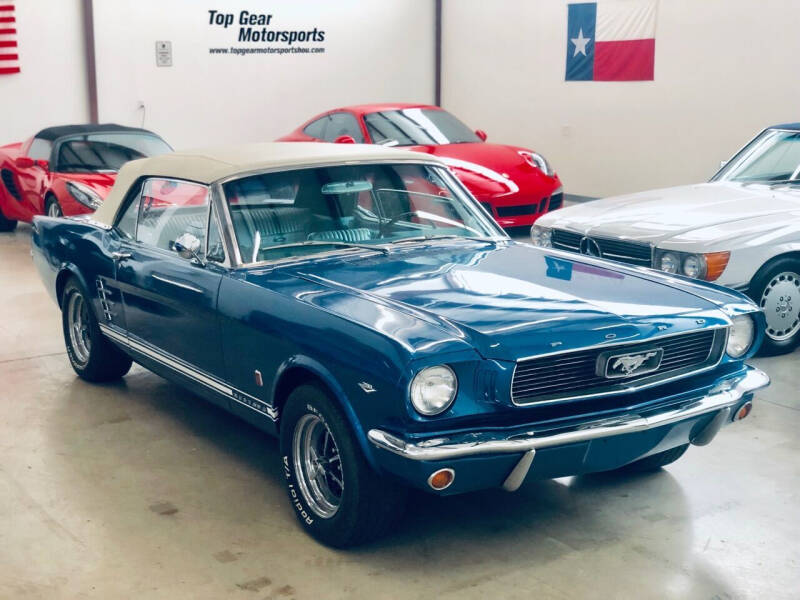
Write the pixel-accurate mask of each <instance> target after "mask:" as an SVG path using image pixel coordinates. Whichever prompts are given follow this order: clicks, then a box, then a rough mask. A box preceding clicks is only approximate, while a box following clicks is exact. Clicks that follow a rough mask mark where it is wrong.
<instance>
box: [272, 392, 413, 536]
mask: <svg viewBox="0 0 800 600" xmlns="http://www.w3.org/2000/svg"><path fill="white" fill-rule="evenodd" d="M281 455H282V457H283V467H284V474H285V476H286V487H287V492H288V493H289V500H290V502H291V503H292V507H293V508H294V512H295V515H296V516H297V518H298V520H299V521H300V523H301V524H302V526H303V528H304V529H305V530H306V532H308V533H309V534H311V535H312V536H313V537H314V538H316V539H317V540H319V541H320V542H322V543H323V544H327V545H329V546H333V547H337V548H343V547H347V546H355V545H357V544H363V543H365V542H368V541H371V540H374V539H376V538H378V537H380V536H382V535H384V534H385V533H386V532H388V530H389V529H390V528H391V526H392V525H393V524H394V523H395V522H396V521H397V519H398V518H399V516H400V515H401V513H402V510H403V507H404V505H405V498H406V489H405V488H404V487H402V486H400V485H398V484H396V483H395V482H393V481H389V480H387V479H385V478H384V477H381V476H380V475H378V474H377V473H376V472H375V471H374V470H373V469H372V468H371V467H370V466H369V465H368V464H367V462H366V460H365V459H364V456H363V454H362V453H361V449H360V448H359V447H358V444H357V442H356V440H355V439H354V436H353V434H352V433H351V430H350V426H349V424H348V423H347V421H346V419H345V417H344V416H343V414H342V413H341V411H340V410H339V408H338V407H337V406H336V405H335V404H334V403H333V402H332V401H331V400H330V398H329V397H328V395H327V394H326V393H325V392H324V391H323V390H322V389H321V388H320V387H318V386H316V385H302V386H300V387H298V388H296V389H295V390H294V391H293V392H292V393H291V394H290V395H289V399H288V400H287V402H286V406H285V408H284V412H283V418H282V421H281Z"/></svg>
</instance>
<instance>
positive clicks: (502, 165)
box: [279, 104, 564, 228]
mask: <svg viewBox="0 0 800 600" xmlns="http://www.w3.org/2000/svg"><path fill="white" fill-rule="evenodd" d="M279 141H284V142H319V141H322V142H338V143H351V144H352V143H358V144H382V145H385V146H404V147H408V148H409V149H410V150H414V151H416V152H426V153H428V154H435V155H436V156H438V157H440V158H441V159H442V160H444V161H445V162H446V163H447V164H448V166H449V167H450V169H452V171H453V172H454V173H455V174H456V176H457V177H458V178H459V179H460V180H461V181H462V182H463V183H464V185H466V186H467V188H468V189H469V191H470V192H472V195H473V196H475V197H476V198H477V199H478V200H479V201H480V203H481V204H482V205H483V206H484V208H486V210H488V211H489V212H490V213H491V215H492V216H493V217H494V218H495V220H496V221H497V222H498V223H499V224H500V225H501V226H502V227H506V228H509V227H530V226H531V225H532V224H533V222H534V221H536V219H537V218H538V217H540V216H541V215H543V214H544V213H546V212H549V211H551V210H555V209H557V208H561V205H562V203H563V199H564V194H563V190H562V188H561V181H560V180H559V178H558V175H556V173H555V171H554V170H553V169H552V167H551V166H550V164H549V163H548V162H547V161H546V160H545V159H544V157H543V156H542V155H541V154H538V153H536V152H534V151H533V150H528V149H527V148H519V147H517V146H506V145H500V144H487V143H486V134H485V133H484V132H483V131H480V130H478V131H472V130H471V129H470V128H469V127H467V126H466V125H464V123H462V122H461V121H459V120H458V119H457V118H456V117H454V116H453V115H451V114H450V113H449V112H447V111H445V110H443V109H441V108H440V107H438V106H429V105H425V104H364V105H360V106H346V107H343V108H337V109H334V110H331V111H328V112H326V113H323V114H321V115H317V116H316V117H314V118H313V119H311V120H309V121H307V122H306V123H304V124H303V125H301V126H300V127H298V128H297V129H295V130H294V131H293V132H292V133H290V134H289V135H286V136H284V137H282V138H280V139H279Z"/></svg>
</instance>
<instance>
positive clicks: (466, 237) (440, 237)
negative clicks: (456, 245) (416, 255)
mask: <svg viewBox="0 0 800 600" xmlns="http://www.w3.org/2000/svg"><path fill="white" fill-rule="evenodd" d="M454 239H457V240H470V241H473V242H489V243H494V240H493V239H491V238H483V237H478V236H469V235H455V234H441V235H417V236H414V237H407V238H402V239H399V240H394V241H393V242H389V243H390V244H404V243H406V242H429V241H432V240H454Z"/></svg>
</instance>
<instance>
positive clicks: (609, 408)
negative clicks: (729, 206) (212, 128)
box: [32, 144, 769, 546]
mask: <svg viewBox="0 0 800 600" xmlns="http://www.w3.org/2000/svg"><path fill="white" fill-rule="evenodd" d="M32 243H33V256H34V260H35V263H36V265H37V267H38V269H39V271H40V274H41V276H42V278H43V280H44V283H45V285H46V286H47V289H48V290H49V291H50V292H51V293H52V294H53V296H54V297H55V299H56V301H57V302H58V305H59V307H60V308H61V310H62V313H63V329H64V338H65V340H66V346H67V351H68V356H69V360H70V361H71V363H72V366H73V367H74V369H75V371H76V372H77V373H78V375H79V376H81V377H82V378H84V379H86V380H88V381H105V380H110V379H113V378H118V377H122V376H123V375H125V374H126V373H127V371H128V370H129V368H130V366H131V361H135V362H137V363H139V364H141V365H144V366H145V367H147V368H148V369H151V370H152V371H154V372H156V373H158V374H160V375H162V376H164V377H167V378H169V379H171V380H174V381H176V382H178V383H180V384H182V385H185V386H186V387H187V388H189V389H191V390H192V391H194V392H195V393H196V394H198V395H200V396H203V397H205V398H207V399H208V400H210V401H212V402H214V403H216V404H218V405H220V406H222V407H223V408H225V409H226V410H229V411H231V412H234V413H236V414H238V415H240V416H241V417H242V418H244V419H246V420H247V421H250V422H251V423H253V424H255V425H257V426H258V427H261V428H263V429H265V430H266V431H268V432H270V433H273V434H275V435H278V436H280V447H281V457H282V461H283V466H284V470H285V475H286V487H287V491H288V494H289V498H290V500H291V503H292V505H293V506H294V508H295V509H296V513H297V516H298V518H299V520H300V522H301V523H302V525H303V526H304V528H305V529H306V530H307V531H308V532H310V533H311V534H312V535H313V536H315V537H316V538H317V539H319V540H321V541H323V542H324V543H327V544H330V545H335V546H346V545H352V544H356V543H359V542H364V541H366V540H368V539H372V538H374V537H376V536H378V535H380V534H381V533H383V532H384V531H386V530H387V528H388V527H389V526H390V525H391V524H392V523H393V522H394V521H395V520H396V518H397V516H398V513H399V511H400V510H401V509H402V507H403V504H404V497H405V490H406V489H407V488H408V486H415V487H418V488H422V489H425V490H428V491H430V492H433V493H437V494H456V493H461V492H467V491H470V490H478V489H482V488H491V487H503V488H505V489H507V490H516V489H517V488H518V487H519V486H520V485H521V484H522V483H523V481H524V480H525V479H526V478H543V477H545V478H549V477H559V476H564V475H576V474H581V473H588V472H595V471H604V470H611V469H617V468H622V467H625V468H631V469H654V468H658V467H660V466H662V465H665V464H667V463H670V462H672V461H674V460H676V459H677V458H678V457H680V456H681V455H682V454H683V453H684V451H685V450H686V449H687V447H688V446H689V444H695V445H704V444H707V443H709V442H710V441H711V439H712V438H713V437H714V436H715V435H716V433H717V432H718V431H719V430H720V428H721V427H723V426H725V425H728V424H729V423H731V422H733V421H737V420H739V419H741V418H743V417H745V416H747V414H748V413H749V411H750V408H751V400H752V396H753V392H754V391H755V390H757V389H759V388H762V387H764V386H766V385H767V384H768V382H769V380H768V378H767V376H766V375H765V374H764V373H762V372H761V371H759V370H757V369H754V368H752V367H749V366H747V365H746V364H745V363H744V362H743V360H744V359H745V358H747V357H748V356H750V355H752V353H753V352H754V351H755V350H756V348H757V346H758V344H759V343H760V337H761V333H760V332H761V331H762V330H763V316H762V314H761V313H760V312H759V310H758V309H757V307H756V306H755V305H754V304H753V303H752V302H750V300H748V299H747V298H746V297H745V296H743V295H741V294H738V293H736V292H732V291H729V290H726V289H724V288H721V287H717V286H714V285H711V284H704V283H698V282H696V281H691V280H688V279H685V278H681V277H677V276H669V275H666V274H661V273H657V272H655V271H651V270H648V269H643V268H636V267H629V266H625V265H621V264H615V263H607V262H604V261H601V260H598V259H595V258H591V257H584V256H579V255H575V254H571V253H564V252H560V251H558V250H552V249H540V248H534V247H532V246H530V245H527V244H521V243H516V242H513V241H511V240H510V239H509V238H508V237H506V235H505V234H504V233H503V231H502V230H501V229H500V228H499V227H498V226H497V225H496V224H495V223H494V222H493V221H492V219H491V218H490V217H489V215H488V214H487V213H486V212H485V211H484V210H483V209H482V208H481V207H480V205H479V204H478V203H477V202H476V201H475V200H474V199H473V198H472V197H471V196H470V195H469V193H468V192H467V191H466V190H465V189H464V187H463V186H462V185H461V184H460V183H459V182H458V180H457V179H456V178H455V177H453V175H452V174H451V173H450V172H449V171H448V170H447V168H446V167H445V166H444V165H443V164H441V163H440V162H438V161H437V160H436V159H434V158H427V157H425V156H423V155H420V154H418V153H410V152H404V151H401V150H392V149H385V148H379V147H374V146H373V147H359V146H354V145H350V146H347V145H332V144H331V145H328V144H264V145H255V146H245V147H240V148H235V149H220V150H215V151H207V152H198V153H184V154H180V153H179V154H172V155H166V156H163V157H157V158H148V159H143V160H137V161H134V162H130V163H128V164H127V165H125V166H124V167H123V168H122V170H121V171H120V173H119V177H118V179H117V182H116V184H115V186H114V188H113V190H112V191H111V193H110V195H109V197H108V198H107V200H106V201H105V203H104V204H103V205H102V206H101V208H100V209H99V210H98V211H97V212H96V213H95V214H94V215H93V216H91V217H76V218H71V219H56V218H47V217H41V218H37V220H36V221H35V224H34V232H33V241H32Z"/></svg>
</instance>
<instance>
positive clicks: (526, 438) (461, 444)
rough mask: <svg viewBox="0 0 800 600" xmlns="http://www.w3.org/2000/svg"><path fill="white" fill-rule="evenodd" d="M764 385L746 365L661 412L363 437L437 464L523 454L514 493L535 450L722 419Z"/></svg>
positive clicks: (510, 484)
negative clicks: (517, 429) (713, 416)
mask: <svg viewBox="0 0 800 600" xmlns="http://www.w3.org/2000/svg"><path fill="white" fill-rule="evenodd" d="M768 385H769V377H768V376H767V374H766V373H764V372H763V371H761V370H759V369H755V368H753V367H748V371H747V372H746V373H743V374H741V375H737V376H734V377H731V378H729V379H725V380H723V381H722V382H720V383H719V384H717V385H716V386H715V387H714V388H712V389H711V390H710V391H709V392H708V393H707V394H706V395H705V396H703V397H701V398H694V399H691V400H687V401H685V402H682V403H679V404H677V405H672V406H670V407H669V408H667V409H666V410H663V411H661V412H645V414H629V415H625V416H622V417H619V418H614V419H600V420H596V421H590V422H586V423H581V424H580V425H574V426H570V427H561V428H558V429H551V430H548V431H539V432H534V431H527V432H522V433H514V434H513V435H508V434H505V435H504V434H503V432H496V431H487V432H474V433H465V434H459V435H454V436H450V437H441V436H440V437H434V438H429V439H425V440H420V441H413V442H411V441H406V440H404V439H402V438H400V437H398V436H396V435H392V434H391V433H387V432H386V431H383V430H381V429H371V430H370V431H369V433H368V434H367V436H368V438H369V440H370V442H371V443H372V444H373V445H374V446H376V447H378V448H381V449H383V450H387V451H389V452H392V453H394V454H397V455H400V456H402V457H404V458H407V459H410V460H417V461H438V460H449V459H454V458H463V457H467V456H476V455H485V454H505V453H514V452H524V453H525V454H524V455H523V457H522V458H521V459H520V462H519V463H518V464H517V466H516V467H515V468H514V470H513V471H512V472H511V474H510V475H509V476H508V478H507V479H506V482H505V484H504V485H503V487H504V488H505V489H507V490H509V491H513V490H515V489H517V488H518V487H519V486H520V485H521V484H522V480H523V479H524V478H525V475H526V474H527V472H528V469H529V468H530V465H531V463H532V462H533V455H534V453H535V452H536V450H538V449H541V448H548V447H551V446H561V445H565V444H572V443H575V442H584V441H588V440H594V439H598V438H604V437H610V436H617V435H624V434H626V433H635V432H637V431H644V430H647V429H653V428H656V427H661V426H663V425H669V424H670V423H677V422H678V421H683V420H685V419H690V418H694V417H698V416H700V415H704V414H706V413H711V412H715V411H725V416H727V415H729V413H730V410H731V408H732V407H733V406H735V405H736V404H738V403H739V402H740V401H741V400H742V398H744V397H745V396H746V395H747V394H751V393H753V392H755V391H756V390H759V389H762V388H765V387H767V386H768ZM721 420H722V419H718V420H717V421H721ZM719 425H720V423H717V428H719ZM712 437H713V435H712ZM708 441H710V439H709V440H708ZM704 443H707V441H704Z"/></svg>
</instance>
